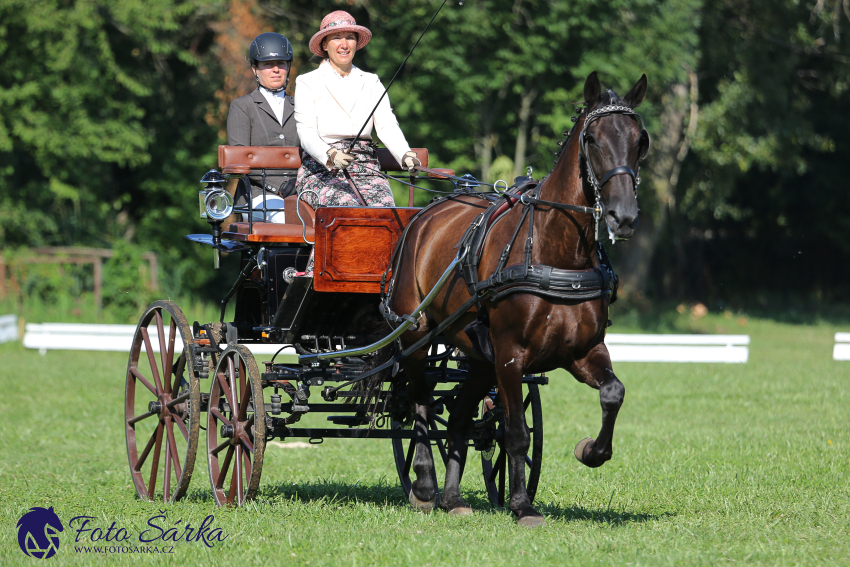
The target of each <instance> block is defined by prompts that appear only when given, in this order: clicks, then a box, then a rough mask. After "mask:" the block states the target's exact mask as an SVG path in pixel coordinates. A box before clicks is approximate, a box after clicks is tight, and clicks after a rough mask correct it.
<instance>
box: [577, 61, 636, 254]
mask: <svg viewBox="0 0 850 567" xmlns="http://www.w3.org/2000/svg"><path fill="white" fill-rule="evenodd" d="M645 95H646V75H642V76H641V78H640V79H639V80H638V82H637V83H635V85H634V86H633V87H632V89H631V90H630V91H629V92H628V93H627V94H626V96H624V97H622V98H620V96H619V95H617V94H616V93H615V92H613V91H611V90H610V89H608V90H605V91H602V87H601V86H600V84H599V78H598V77H597V76H596V72H595V71H594V72H593V73H591V74H590V75H589V76H588V77H587V80H586V81H585V83H584V101H585V105H586V107H585V122H584V127H583V129H582V131H581V134H580V138H579V144H580V146H579V147H580V150H581V156H582V158H583V163H584V167H585V170H586V174H587V175H586V178H587V184H586V190H588V191H591V192H592V194H593V198H592V199H588V200H590V201H591V202H593V200H597V201H599V202H601V204H602V210H603V216H604V219H605V224H606V226H607V227H608V232H609V234H610V235H611V238H612V240H627V239H628V238H631V236H632V234H633V233H634V230H635V228H636V227H637V224H638V204H637V188H638V184H639V183H640V173H639V172H640V165H639V162H640V161H641V160H643V159H644V158H645V157H646V154H647V152H648V151H649V134H648V133H647V131H646V130H645V129H644V127H643V119H642V118H641V117H640V115H639V114H637V113H635V112H634V109H635V108H637V106H638V105H639V104H640V103H641V102H643V98H644V96H645ZM589 196H590V195H589Z"/></svg>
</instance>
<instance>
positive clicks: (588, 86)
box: [584, 71, 602, 104]
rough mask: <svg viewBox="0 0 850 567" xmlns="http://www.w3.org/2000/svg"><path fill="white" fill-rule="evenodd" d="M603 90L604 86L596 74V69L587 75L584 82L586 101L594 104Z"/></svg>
mask: <svg viewBox="0 0 850 567" xmlns="http://www.w3.org/2000/svg"><path fill="white" fill-rule="evenodd" d="M600 92H602V86H601V85H600V84H599V77H597V76H596V71H594V72H593V73H591V74H590V75H588V76H587V80H586V81H585V82H584V102H585V103H586V104H593V103H595V102H596V100H597V99H598V98H599V93H600Z"/></svg>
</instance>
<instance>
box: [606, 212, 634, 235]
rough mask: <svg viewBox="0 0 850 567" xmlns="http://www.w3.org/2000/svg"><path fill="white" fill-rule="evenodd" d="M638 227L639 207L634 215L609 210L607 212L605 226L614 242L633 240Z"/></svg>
mask: <svg viewBox="0 0 850 567" xmlns="http://www.w3.org/2000/svg"><path fill="white" fill-rule="evenodd" d="M637 225H638V216H637V207H635V211H634V213H632V212H631V211H623V210H617V209H608V210H607V211H606V212H605V226H606V227H607V228H608V236H609V237H610V238H611V241H612V242H614V241H618V240H628V239H629V238H631V237H632V235H633V234H634V232H635V228H637Z"/></svg>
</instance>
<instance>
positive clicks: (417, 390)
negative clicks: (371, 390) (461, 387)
mask: <svg viewBox="0 0 850 567" xmlns="http://www.w3.org/2000/svg"><path fill="white" fill-rule="evenodd" d="M427 352H428V351H427V349H424V350H422V351H420V352H417V353H415V354H414V355H412V356H411V357H410V358H408V359H407V360H406V361H405V365H404V368H405V372H406V373H407V377H408V388H407V392H408V398H409V400H410V404H411V410H412V412H413V431H414V440H415V443H416V449H415V452H414V456H413V465H412V469H413V472H414V474H415V475H416V480H414V481H413V483H412V487H411V490H410V494H409V495H408V500H409V501H410V505H411V506H412V507H413V508H414V509H415V510H417V511H419V512H424V513H428V512H431V511H432V510H433V509H434V508H435V507H436V505H437V500H438V496H439V493H438V491H437V476H436V471H435V470H434V455H433V453H432V452H431V440H430V439H429V437H428V429H429V424H428V410H429V401H430V397H431V389H430V388H429V387H428V382H427V381H426V380H425V368H424V365H425V360H424V359H425V356H426V355H427Z"/></svg>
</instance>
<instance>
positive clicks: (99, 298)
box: [92, 257, 103, 320]
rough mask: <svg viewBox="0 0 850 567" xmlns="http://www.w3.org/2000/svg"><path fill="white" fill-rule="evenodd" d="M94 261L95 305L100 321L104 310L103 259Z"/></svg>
mask: <svg viewBox="0 0 850 567" xmlns="http://www.w3.org/2000/svg"><path fill="white" fill-rule="evenodd" d="M92 260H93V261H94V303H95V305H96V306H97V318H98V320H99V319H100V310H101V309H102V308H103V288H102V285H101V284H102V282H101V280H102V279H103V258H100V257H97V258H92Z"/></svg>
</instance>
